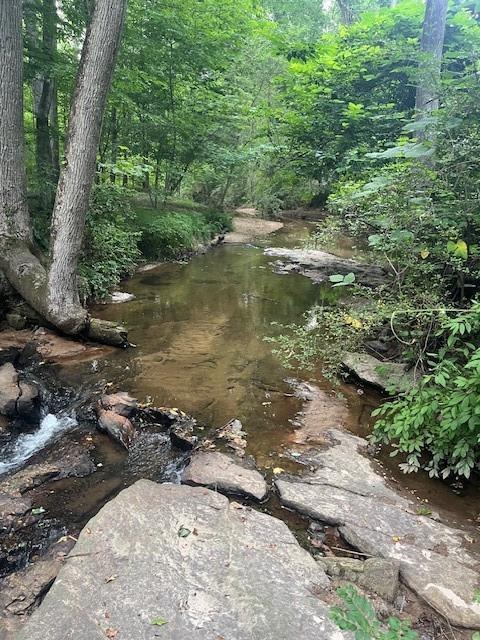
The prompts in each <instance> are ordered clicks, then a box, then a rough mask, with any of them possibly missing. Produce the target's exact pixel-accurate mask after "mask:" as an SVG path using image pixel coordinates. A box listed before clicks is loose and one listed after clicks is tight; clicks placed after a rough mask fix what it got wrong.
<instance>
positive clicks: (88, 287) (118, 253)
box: [79, 184, 141, 299]
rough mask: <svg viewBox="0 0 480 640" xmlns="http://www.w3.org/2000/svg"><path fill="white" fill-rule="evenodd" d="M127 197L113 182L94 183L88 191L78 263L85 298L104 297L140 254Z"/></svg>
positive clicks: (137, 232) (127, 194) (124, 191)
mask: <svg viewBox="0 0 480 640" xmlns="http://www.w3.org/2000/svg"><path fill="white" fill-rule="evenodd" d="M129 199H130V194H129V193H128V192H127V191H126V190H125V189H123V188H122V187H118V186H115V185H113V184H103V185H98V186H96V187H95V188H94V189H93V191H92V194H91V198H90V205H89V210H88V214H87V227H86V235H85V243H84V249H83V253H82V258H81V264H80V267H79V274H80V276H81V277H82V278H83V281H84V287H83V295H84V296H85V297H87V298H94V299H100V298H103V297H105V295H106V294H107V293H108V291H109V290H111V289H112V288H113V287H115V286H116V285H117V284H118V283H119V282H120V280H121V278H123V277H125V276H127V275H128V274H130V273H132V272H133V270H134V268H135V265H136V263H137V262H138V259H139V258H140V252H139V250H138V242H139V240H140V237H141V233H140V232H139V231H138V230H136V228H135V218H134V216H133V213H132V210H131V208H130V203H129Z"/></svg>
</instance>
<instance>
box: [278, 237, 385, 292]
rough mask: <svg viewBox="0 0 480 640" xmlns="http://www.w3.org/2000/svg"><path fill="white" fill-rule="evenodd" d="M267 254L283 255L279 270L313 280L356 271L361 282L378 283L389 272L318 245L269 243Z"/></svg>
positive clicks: (316, 280)
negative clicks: (293, 246)
mask: <svg viewBox="0 0 480 640" xmlns="http://www.w3.org/2000/svg"><path fill="white" fill-rule="evenodd" d="M265 254H266V255H267V256H271V257H272V258H281V261H279V262H278V264H277V268H278V271H279V272H280V273H288V272H291V271H293V272H296V273H301V274H302V275H304V276H307V277H308V278H310V279H311V280H313V282H325V281H328V278H329V276H331V275H336V274H339V273H340V274H342V275H347V274H348V273H354V274H355V277H356V281H357V282H358V283H360V284H363V285H366V286H369V287H377V286H379V285H381V284H385V282H386V281H387V277H388V275H387V272H386V271H385V269H383V268H382V267H379V266H376V265H369V264H364V263H363V262H357V261H356V260H350V259H349V258H339V257H338V256H335V255H333V254H332V253H326V252H325V251H320V250H318V249H285V248H283V247H269V248H267V249H265Z"/></svg>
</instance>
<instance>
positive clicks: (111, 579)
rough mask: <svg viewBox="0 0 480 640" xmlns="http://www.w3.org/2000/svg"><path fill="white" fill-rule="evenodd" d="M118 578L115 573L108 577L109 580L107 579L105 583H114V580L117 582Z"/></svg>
mask: <svg viewBox="0 0 480 640" xmlns="http://www.w3.org/2000/svg"><path fill="white" fill-rule="evenodd" d="M117 578H118V576H117V574H116V573H115V574H114V575H113V576H108V578H105V582H107V583H108V582H113V581H114V580H116V579H117Z"/></svg>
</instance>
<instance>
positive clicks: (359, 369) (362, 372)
mask: <svg viewBox="0 0 480 640" xmlns="http://www.w3.org/2000/svg"><path fill="white" fill-rule="evenodd" d="M342 364H343V366H344V367H345V368H346V369H347V370H348V371H349V372H350V373H352V374H353V375H354V376H356V377H357V378H358V379H359V380H361V381H362V382H366V383H367V384H370V385H372V386H374V387H377V388H378V389H380V390H381V391H386V390H388V389H390V388H395V389H400V390H403V389H407V388H408V387H411V386H412V384H413V383H414V376H413V373H412V372H408V371H406V368H405V365H404V364H402V363H401V362H383V361H382V360H377V358H374V357H373V356H371V355H369V354H368V353H347V354H346V355H345V356H344V357H343V361H342Z"/></svg>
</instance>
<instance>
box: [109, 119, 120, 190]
mask: <svg viewBox="0 0 480 640" xmlns="http://www.w3.org/2000/svg"><path fill="white" fill-rule="evenodd" d="M117 160H118V119H117V110H116V109H115V107H114V108H113V109H112V156H111V162H112V165H113V166H115V165H116V164H117ZM115 181H116V174H115V172H114V171H111V172H110V182H111V183H112V184H115Z"/></svg>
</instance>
